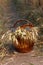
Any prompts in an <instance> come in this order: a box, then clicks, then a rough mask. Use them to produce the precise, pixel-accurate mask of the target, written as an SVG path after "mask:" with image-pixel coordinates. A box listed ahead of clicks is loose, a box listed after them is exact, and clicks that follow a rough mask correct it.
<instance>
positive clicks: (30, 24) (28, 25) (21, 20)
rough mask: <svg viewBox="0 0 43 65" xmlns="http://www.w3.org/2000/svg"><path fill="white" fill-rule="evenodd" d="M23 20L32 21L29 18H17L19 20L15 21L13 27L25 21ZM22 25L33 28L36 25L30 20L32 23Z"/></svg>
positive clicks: (22, 26)
mask: <svg viewBox="0 0 43 65" xmlns="http://www.w3.org/2000/svg"><path fill="white" fill-rule="evenodd" d="M23 21H26V22H30V21H29V20H27V19H20V20H17V21H16V22H15V23H14V25H13V27H15V26H16V24H17V23H18V22H23ZM20 27H21V28H25V27H29V28H32V27H34V25H33V24H32V23H31V22H30V23H28V24H24V25H21V26H20Z"/></svg>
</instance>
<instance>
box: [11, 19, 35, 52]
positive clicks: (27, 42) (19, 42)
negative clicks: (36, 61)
mask: <svg viewBox="0 0 43 65" xmlns="http://www.w3.org/2000/svg"><path fill="white" fill-rule="evenodd" d="M23 21H26V22H27V20H19V21H17V22H16V23H15V24H14V27H16V24H17V23H19V22H23ZM19 27H20V28H19ZM26 27H28V28H30V29H31V28H32V27H33V25H32V24H29V23H28V24H24V25H21V26H18V27H16V28H15V31H17V28H19V30H22V29H23V31H24V29H25V28H26ZM26 32H29V30H26ZM28 37H29V36H28ZM12 41H13V46H14V47H15V49H16V50H17V51H18V52H21V53H26V52H29V51H31V50H32V49H33V46H34V41H33V40H31V39H29V38H26V37H25V39H24V37H23V38H22V36H20V35H16V32H15V34H13V35H12Z"/></svg>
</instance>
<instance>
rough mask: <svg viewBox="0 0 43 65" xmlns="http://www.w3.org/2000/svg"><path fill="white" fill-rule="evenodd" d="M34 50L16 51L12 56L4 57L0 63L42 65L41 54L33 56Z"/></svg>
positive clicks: (42, 58) (8, 64) (3, 64)
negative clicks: (27, 51)
mask: <svg viewBox="0 0 43 65" xmlns="http://www.w3.org/2000/svg"><path fill="white" fill-rule="evenodd" d="M33 55H34V51H31V52H30V53H16V55H14V56H12V57H5V58H4V59H3V61H1V62H2V63H1V62H0V65H31V64H33V65H43V57H42V56H34V57H33Z"/></svg>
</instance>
